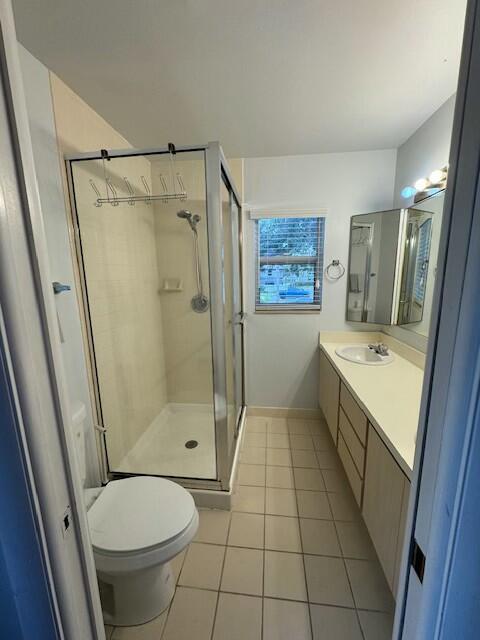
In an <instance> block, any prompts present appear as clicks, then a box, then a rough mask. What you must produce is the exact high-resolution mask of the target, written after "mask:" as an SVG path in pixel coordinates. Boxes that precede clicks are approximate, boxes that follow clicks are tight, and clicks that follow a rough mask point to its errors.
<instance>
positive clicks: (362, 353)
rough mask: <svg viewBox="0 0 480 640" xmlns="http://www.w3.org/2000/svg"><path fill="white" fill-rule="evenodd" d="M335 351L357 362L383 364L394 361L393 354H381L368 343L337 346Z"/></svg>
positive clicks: (345, 358) (344, 357)
mask: <svg viewBox="0 0 480 640" xmlns="http://www.w3.org/2000/svg"><path fill="white" fill-rule="evenodd" d="M335 353H336V354H337V356H340V358H343V359H344V360H349V361H350V362H356V363H357V364H368V365H373V366H379V365H380V366H382V365H384V364H390V362H393V355H392V354H391V353H390V354H389V355H388V356H381V355H380V354H378V353H376V352H375V351H374V350H373V349H370V348H369V347H368V345H366V344H347V345H345V346H344V347H337V348H336V349H335Z"/></svg>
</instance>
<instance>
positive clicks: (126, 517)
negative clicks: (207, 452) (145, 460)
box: [88, 476, 198, 573]
mask: <svg viewBox="0 0 480 640" xmlns="http://www.w3.org/2000/svg"><path fill="white" fill-rule="evenodd" d="M88 522H89V528H90V534H91V538H92V545H93V552H94V556H95V564H96V566H97V569H99V570H100V571H105V572H107V573H126V572H129V571H138V570H141V569H145V568H146V567H151V566H154V565H156V564H162V563H165V562H168V561H169V560H170V559H171V558H173V557H174V556H176V555H177V554H178V553H180V551H182V550H183V549H184V548H185V547H186V546H187V545H188V544H189V543H190V542H191V540H192V539H193V537H194V536H195V533H196V531H197V528H198V512H197V509H196V507H195V503H194V501H193V498H192V496H191V495H190V493H188V491H186V489H184V488H183V487H181V486H180V485H178V484H176V483H174V482H172V481H170V480H165V479H164V478H154V477H149V476H138V477H133V478H126V479H123V480H115V481H112V482H109V483H108V484H107V485H106V487H105V488H104V489H103V491H102V493H101V494H100V496H99V497H98V498H97V500H96V501H95V502H94V504H93V505H92V507H91V508H90V510H89V511H88Z"/></svg>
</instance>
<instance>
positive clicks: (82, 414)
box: [71, 402, 87, 486]
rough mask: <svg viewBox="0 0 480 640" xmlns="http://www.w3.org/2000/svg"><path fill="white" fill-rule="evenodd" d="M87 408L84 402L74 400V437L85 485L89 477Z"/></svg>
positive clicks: (72, 418) (72, 423) (81, 475)
mask: <svg viewBox="0 0 480 640" xmlns="http://www.w3.org/2000/svg"><path fill="white" fill-rule="evenodd" d="M86 417H87V410H86V408H85V405H84V404H83V402H74V403H73V405H72V417H71V425H72V429H73V439H74V442H75V453H76V456H77V464H78V470H79V472H80V478H81V480H82V485H83V486H85V480H86V478H87V459H86V455H85V420H86Z"/></svg>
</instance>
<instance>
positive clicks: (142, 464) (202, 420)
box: [112, 403, 216, 480]
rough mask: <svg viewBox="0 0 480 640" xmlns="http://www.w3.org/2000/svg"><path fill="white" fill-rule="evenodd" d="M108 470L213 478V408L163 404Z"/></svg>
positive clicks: (214, 465) (214, 467) (208, 406)
mask: <svg viewBox="0 0 480 640" xmlns="http://www.w3.org/2000/svg"><path fill="white" fill-rule="evenodd" d="M193 442H195V443H197V444H196V445H195V446H192V443H193ZM112 471H113V472H114V473H129V474H137V473H138V474H148V475H158V476H169V477H173V478H174V477H178V478H194V479H201V480H215V479H216V459H215V422H214V416H213V407H212V406H211V405H206V404H180V403H169V404H167V405H166V406H165V407H164V408H163V409H162V411H161V412H160V413H159V414H158V416H156V418H154V420H153V421H152V422H151V423H150V425H149V426H148V427H147V429H146V430H145V431H144V433H143V434H142V435H141V436H140V438H139V439H138V440H137V442H136V443H135V445H134V446H133V447H132V449H131V450H130V451H129V452H128V453H127V455H126V456H125V457H124V458H123V460H122V461H121V463H120V464H119V465H118V468H115V469H112Z"/></svg>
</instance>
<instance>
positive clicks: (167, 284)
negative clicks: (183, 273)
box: [161, 278, 183, 293]
mask: <svg viewBox="0 0 480 640" xmlns="http://www.w3.org/2000/svg"><path fill="white" fill-rule="evenodd" d="M161 291H163V292H165V293H177V292H178V291H183V280H181V279H180V278H164V280H163V285H162V288H161Z"/></svg>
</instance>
